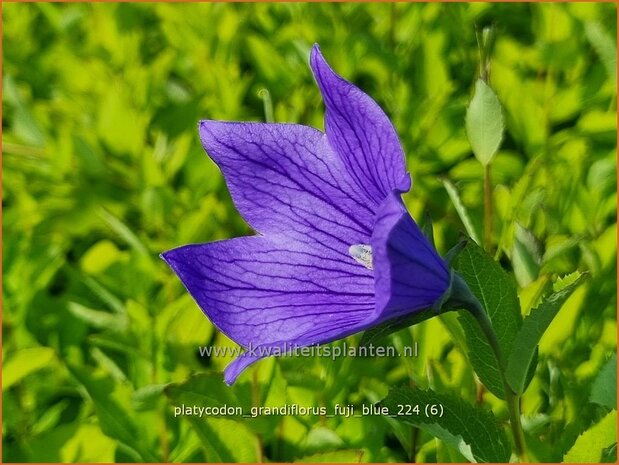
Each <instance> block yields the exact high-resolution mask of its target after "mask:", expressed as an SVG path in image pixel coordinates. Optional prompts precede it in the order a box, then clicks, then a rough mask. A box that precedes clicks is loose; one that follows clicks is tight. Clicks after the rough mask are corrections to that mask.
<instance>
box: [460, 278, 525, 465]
mask: <svg viewBox="0 0 619 465" xmlns="http://www.w3.org/2000/svg"><path fill="white" fill-rule="evenodd" d="M453 286H454V293H457V295H458V297H459V299H458V300H459V301H458V304H459V306H460V307H461V308H464V309H466V310H468V311H469V312H470V313H471V315H473V317H474V318H475V319H476V320H477V323H478V324H479V327H480V328H481V330H482V332H483V333H484V336H486V339H487V341H488V344H489V345H490V348H491V349H492V352H493V353H494V356H495V358H496V360H497V364H498V367H499V373H500V375H501V381H502V383H503V391H504V392H505V402H506V403H507V411H508V413H509V424H510V427H511V430H512V436H513V438H514V449H515V452H516V455H517V456H518V458H519V459H520V460H521V461H526V452H525V441H524V432H523V430H522V424H521V423H520V396H519V395H518V394H516V393H515V392H514V391H513V390H512V388H511V387H510V386H509V383H508V382H507V378H506V377H505V362H504V359H503V354H502V351H501V346H500V345H499V340H498V339H497V337H496V333H495V332H494V328H493V327H492V321H490V317H488V314H487V313H486V311H485V310H484V308H483V307H482V305H481V303H480V302H479V300H478V299H477V298H476V297H475V296H474V295H473V294H472V293H471V292H470V291H468V286H467V285H466V283H465V282H464V280H463V279H462V278H461V277H460V276H458V275H455V276H454V282H453ZM463 287H464V288H466V290H467V291H468V292H465V291H464V290H463Z"/></svg>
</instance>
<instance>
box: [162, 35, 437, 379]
mask: <svg viewBox="0 0 619 465" xmlns="http://www.w3.org/2000/svg"><path fill="white" fill-rule="evenodd" d="M310 64H311V67H312V70H313V72H314V76H315V77H316V80H317V82H318V86H319V88H320V91H321V93H322V96H323V99H324V101H325V106H326V116H325V133H324V134H323V133H322V132H320V131H318V130H316V129H314V128H310V127H307V126H300V125H296V124H265V123H241V122H221V121H201V122H200V124H199V132H200V138H201V141H202V144H203V146H204V148H205V150H206V152H207V153H208V154H209V156H210V157H211V158H212V159H213V160H214V161H215V162H216V163H217V165H218V166H219V167H220V169H221V171H222V172H223V174H224V177H225V179H226V183H227V186H228V189H229V190H230V193H231V196H232V200H233V201H234V204H235V206H236V208H237V209H238V211H239V212H240V214H241V215H242V216H243V218H245V220H246V221H247V222H248V224H249V225H250V226H251V227H252V228H253V229H254V230H255V231H256V232H257V233H258V235H256V236H250V237H240V238H235V239H229V240H224V241H220V242H212V243H206V244H192V245H186V246H182V247H178V248H176V249H173V250H170V251H168V252H165V253H163V254H162V258H163V259H164V260H165V261H166V262H167V263H168V264H169V265H170V267H171V268H172V269H173V270H174V271H175V273H176V274H177V275H178V276H179V278H180V279H181V281H182V282H183V284H184V285H185V287H186V288H187V290H188V291H189V293H190V294H191V296H192V297H193V298H194V300H195V301H196V302H197V303H198V305H199V306H200V308H201V309H202V310H203V311H204V313H205V314H206V315H207V316H208V317H209V319H210V320H211V321H212V322H213V324H214V325H215V326H216V327H217V328H219V330H220V331H222V332H223V333H224V334H226V335H227V336H228V337H230V338H231V339H232V340H233V341H235V342H237V343H238V344H240V345H241V346H243V347H245V348H246V349H248V351H247V352H246V353H245V354H243V355H241V356H240V357H238V358H237V359H236V360H234V361H233V362H232V363H231V364H230V365H229V366H228V367H227V368H226V370H225V378H224V379H225V381H226V382H227V383H228V384H231V383H233V382H234V381H235V380H236V378H237V376H238V375H239V374H240V373H241V372H242V371H243V370H244V369H245V368H247V367H248V366H249V365H251V364H252V363H254V362H255V361H257V360H259V359H260V358H263V357H265V356H268V352H269V350H272V349H274V348H282V347H290V346H292V345H294V346H297V347H304V346H310V345H315V344H323V343H327V342H330V341H333V340H336V339H341V338H343V337H345V336H348V335H350V334H353V333H356V332H359V331H362V330H365V329H367V328H370V327H372V326H375V325H377V324H380V323H382V322H384V321H386V320H389V319H392V318H397V317H401V316H403V315H405V314H408V313H411V312H415V311H419V310H421V309H424V308H428V307H430V306H432V304H433V303H434V302H435V301H436V300H437V299H438V298H439V297H441V295H442V294H443V293H444V292H445V291H446V289H447V287H448V282H449V273H448V270H447V267H446V265H445V263H444V262H443V260H442V259H441V258H440V257H439V256H438V254H437V252H436V251H435V250H434V249H433V247H432V246H431V245H430V244H429V243H428V241H427V240H426V238H425V237H424V236H423V234H422V233H421V231H420V230H419V228H418V227H417V225H416V224H415V222H414V221H413V219H412V218H411V217H410V215H409V214H408V212H407V211H406V209H405V207H404V205H403V203H402V200H401V198H400V194H401V193H402V192H405V191H407V190H408V189H410V185H411V182H410V177H409V176H408V174H407V172H406V166H405V159H404V154H403V152H402V148H401V146H400V142H399V140H398V138H397V135H396V132H395V130H394V128H393V126H392V124H391V122H390V121H389V119H388V118H387V116H386V115H385V113H384V112H383V111H382V110H381V109H380V107H379V106H378V104H377V103H376V102H374V100H372V99H371V98H370V97H369V96H368V95H366V94H365V93H363V92H362V91H361V90H360V89H358V88H357V87H355V86H354V85H353V84H351V83H349V82H347V81H345V80H344V79H343V78H341V77H340V76H338V75H337V74H335V73H334V72H333V71H332V70H331V68H330V67H329V65H328V64H327V63H326V61H325V60H324V58H323V57H322V55H321V53H320V50H319V48H318V47H317V46H314V48H313V50H312V54H311V58H310ZM259 349H264V350H259ZM254 350H255V351H254Z"/></svg>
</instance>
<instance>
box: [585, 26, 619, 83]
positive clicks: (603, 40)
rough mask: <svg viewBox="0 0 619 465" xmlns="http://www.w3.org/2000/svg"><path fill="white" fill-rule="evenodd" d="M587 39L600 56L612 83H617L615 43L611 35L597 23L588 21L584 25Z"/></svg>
mask: <svg viewBox="0 0 619 465" xmlns="http://www.w3.org/2000/svg"><path fill="white" fill-rule="evenodd" d="M585 33H586V35H587V39H589V42H591V45H592V46H593V48H594V49H595V51H596V52H597V54H598V55H599V56H600V59H601V60H602V63H604V67H605V68H606V71H607V72H608V76H609V77H610V78H611V79H612V81H613V83H614V84H615V85H616V84H617V45H615V42H614V41H613V39H612V37H611V36H610V35H608V33H607V32H606V31H605V30H604V29H603V28H602V26H601V25H600V24H599V23H595V22H589V23H587V25H586V26H585Z"/></svg>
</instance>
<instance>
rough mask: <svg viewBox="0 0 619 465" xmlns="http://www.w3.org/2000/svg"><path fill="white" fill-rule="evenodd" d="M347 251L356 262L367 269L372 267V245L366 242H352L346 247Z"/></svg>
mask: <svg viewBox="0 0 619 465" xmlns="http://www.w3.org/2000/svg"><path fill="white" fill-rule="evenodd" d="M348 253H349V254H350V256H351V257H352V258H354V259H355V261H356V262H357V263H360V264H362V265H363V266H365V267H366V268H367V269H368V270H371V269H373V266H372V247H371V246H370V245H368V244H353V245H351V246H350V247H349V248H348Z"/></svg>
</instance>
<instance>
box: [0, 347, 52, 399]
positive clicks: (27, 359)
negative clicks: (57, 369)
mask: <svg viewBox="0 0 619 465" xmlns="http://www.w3.org/2000/svg"><path fill="white" fill-rule="evenodd" d="M54 358H55V355H54V350H53V349H50V348H49V347H33V348H31V349H22V350H19V351H17V352H14V353H13V354H11V355H9V356H8V357H7V360H6V362H5V363H4V366H3V367H2V390H3V391H4V390H6V389H8V388H10V387H11V386H13V385H14V384H15V383H18V382H19V381H21V380H22V379H23V378H25V377H26V376H28V375H29V374H30V373H34V372H35V371H38V370H40V369H42V368H45V367H47V366H49V365H50V363H51V362H52V361H53V360H54Z"/></svg>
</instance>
